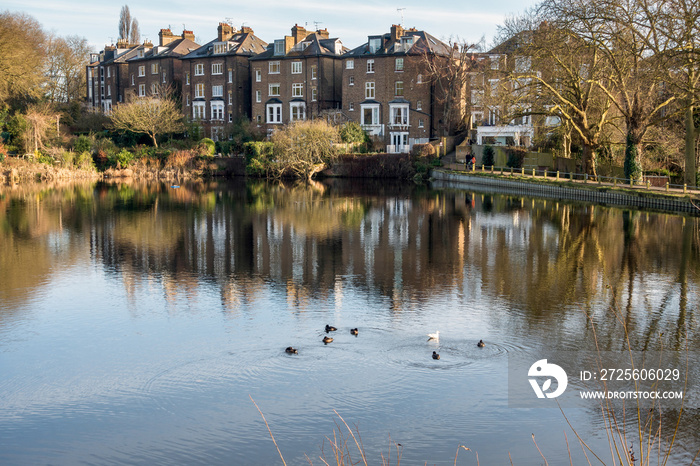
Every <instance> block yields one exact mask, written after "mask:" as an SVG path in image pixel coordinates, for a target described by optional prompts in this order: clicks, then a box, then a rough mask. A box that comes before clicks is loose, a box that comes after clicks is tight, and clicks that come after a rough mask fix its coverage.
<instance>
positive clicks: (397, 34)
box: [391, 24, 403, 42]
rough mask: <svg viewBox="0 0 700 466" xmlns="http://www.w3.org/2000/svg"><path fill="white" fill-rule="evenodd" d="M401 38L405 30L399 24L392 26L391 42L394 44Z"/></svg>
mask: <svg viewBox="0 0 700 466" xmlns="http://www.w3.org/2000/svg"><path fill="white" fill-rule="evenodd" d="M401 36H403V28H402V27H401V26H399V25H398V24H392V25H391V40H392V42H396V41H398V40H399V39H400V38H401Z"/></svg>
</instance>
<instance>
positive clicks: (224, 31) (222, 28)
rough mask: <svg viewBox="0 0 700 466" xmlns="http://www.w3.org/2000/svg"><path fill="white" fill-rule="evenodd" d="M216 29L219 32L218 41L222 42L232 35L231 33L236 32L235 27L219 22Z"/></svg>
mask: <svg viewBox="0 0 700 466" xmlns="http://www.w3.org/2000/svg"><path fill="white" fill-rule="evenodd" d="M217 31H218V32H219V42H224V41H226V40H229V39H230V38H231V37H233V35H234V34H235V33H236V28H234V27H233V26H231V25H230V24H226V23H219V27H218V29H217Z"/></svg>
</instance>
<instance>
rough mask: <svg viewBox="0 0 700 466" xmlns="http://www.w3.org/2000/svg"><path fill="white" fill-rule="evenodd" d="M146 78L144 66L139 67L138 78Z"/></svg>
mask: <svg viewBox="0 0 700 466" xmlns="http://www.w3.org/2000/svg"><path fill="white" fill-rule="evenodd" d="M144 76H146V65H140V66H139V78H142V77H144Z"/></svg>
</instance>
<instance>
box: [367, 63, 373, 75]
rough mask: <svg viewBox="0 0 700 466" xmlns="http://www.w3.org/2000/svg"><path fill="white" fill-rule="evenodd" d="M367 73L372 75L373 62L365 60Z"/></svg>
mask: <svg viewBox="0 0 700 466" xmlns="http://www.w3.org/2000/svg"><path fill="white" fill-rule="evenodd" d="M367 72H368V73H374V60H367Z"/></svg>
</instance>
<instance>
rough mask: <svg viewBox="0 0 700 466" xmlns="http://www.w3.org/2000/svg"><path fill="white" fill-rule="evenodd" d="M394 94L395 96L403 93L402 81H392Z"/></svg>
mask: <svg viewBox="0 0 700 466" xmlns="http://www.w3.org/2000/svg"><path fill="white" fill-rule="evenodd" d="M394 95H395V96H402V95H403V81H396V82H395V83H394Z"/></svg>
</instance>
